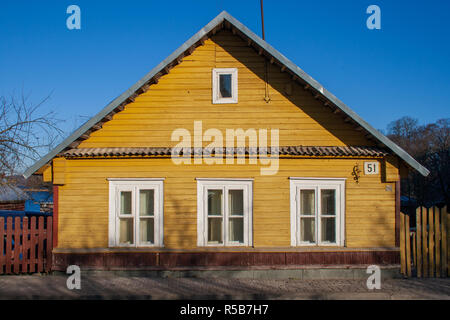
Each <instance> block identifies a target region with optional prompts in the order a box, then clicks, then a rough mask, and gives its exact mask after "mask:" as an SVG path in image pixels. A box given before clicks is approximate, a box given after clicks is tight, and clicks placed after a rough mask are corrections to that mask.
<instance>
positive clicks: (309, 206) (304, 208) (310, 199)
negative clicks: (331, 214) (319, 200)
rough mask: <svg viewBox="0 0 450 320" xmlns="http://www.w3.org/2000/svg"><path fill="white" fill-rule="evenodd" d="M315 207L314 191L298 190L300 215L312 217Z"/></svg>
mask: <svg viewBox="0 0 450 320" xmlns="http://www.w3.org/2000/svg"><path fill="white" fill-rule="evenodd" d="M315 206H316V195H315V190H300V214H302V215H314V214H315V211H316V210H315Z"/></svg>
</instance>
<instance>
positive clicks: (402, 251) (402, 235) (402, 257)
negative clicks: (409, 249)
mask: <svg viewBox="0 0 450 320" xmlns="http://www.w3.org/2000/svg"><path fill="white" fill-rule="evenodd" d="M405 263H406V257H405V214H404V213H403V212H401V213H400V272H401V273H402V275H405V274H406V272H405V271H406V270H405V267H406V266H405Z"/></svg>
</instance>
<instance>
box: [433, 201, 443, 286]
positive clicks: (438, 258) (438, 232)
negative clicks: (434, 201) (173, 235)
mask: <svg viewBox="0 0 450 320" xmlns="http://www.w3.org/2000/svg"><path fill="white" fill-rule="evenodd" d="M440 214H441V209H439V208H436V210H435V211H434V237H435V239H436V241H435V244H436V254H435V257H436V259H435V260H436V278H439V277H440V276H441V241H442V238H441V225H440V223H439V217H440ZM441 223H442V221H441Z"/></svg>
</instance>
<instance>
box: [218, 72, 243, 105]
mask: <svg viewBox="0 0 450 320" xmlns="http://www.w3.org/2000/svg"><path fill="white" fill-rule="evenodd" d="M224 74H230V75H231V97H230V98H221V97H220V88H219V86H220V75H224ZM212 102H213V104H226V103H238V69H237V68H214V69H213V70H212Z"/></svg>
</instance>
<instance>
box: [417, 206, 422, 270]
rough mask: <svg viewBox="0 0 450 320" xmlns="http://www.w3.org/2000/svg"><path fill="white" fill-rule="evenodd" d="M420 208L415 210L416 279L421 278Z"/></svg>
mask: <svg viewBox="0 0 450 320" xmlns="http://www.w3.org/2000/svg"><path fill="white" fill-rule="evenodd" d="M421 221H422V208H421V207H418V208H417V209H416V248H417V264H416V269H417V277H418V278H421V277H422V265H423V264H422V244H421V241H420V240H421V239H422V222H421Z"/></svg>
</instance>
